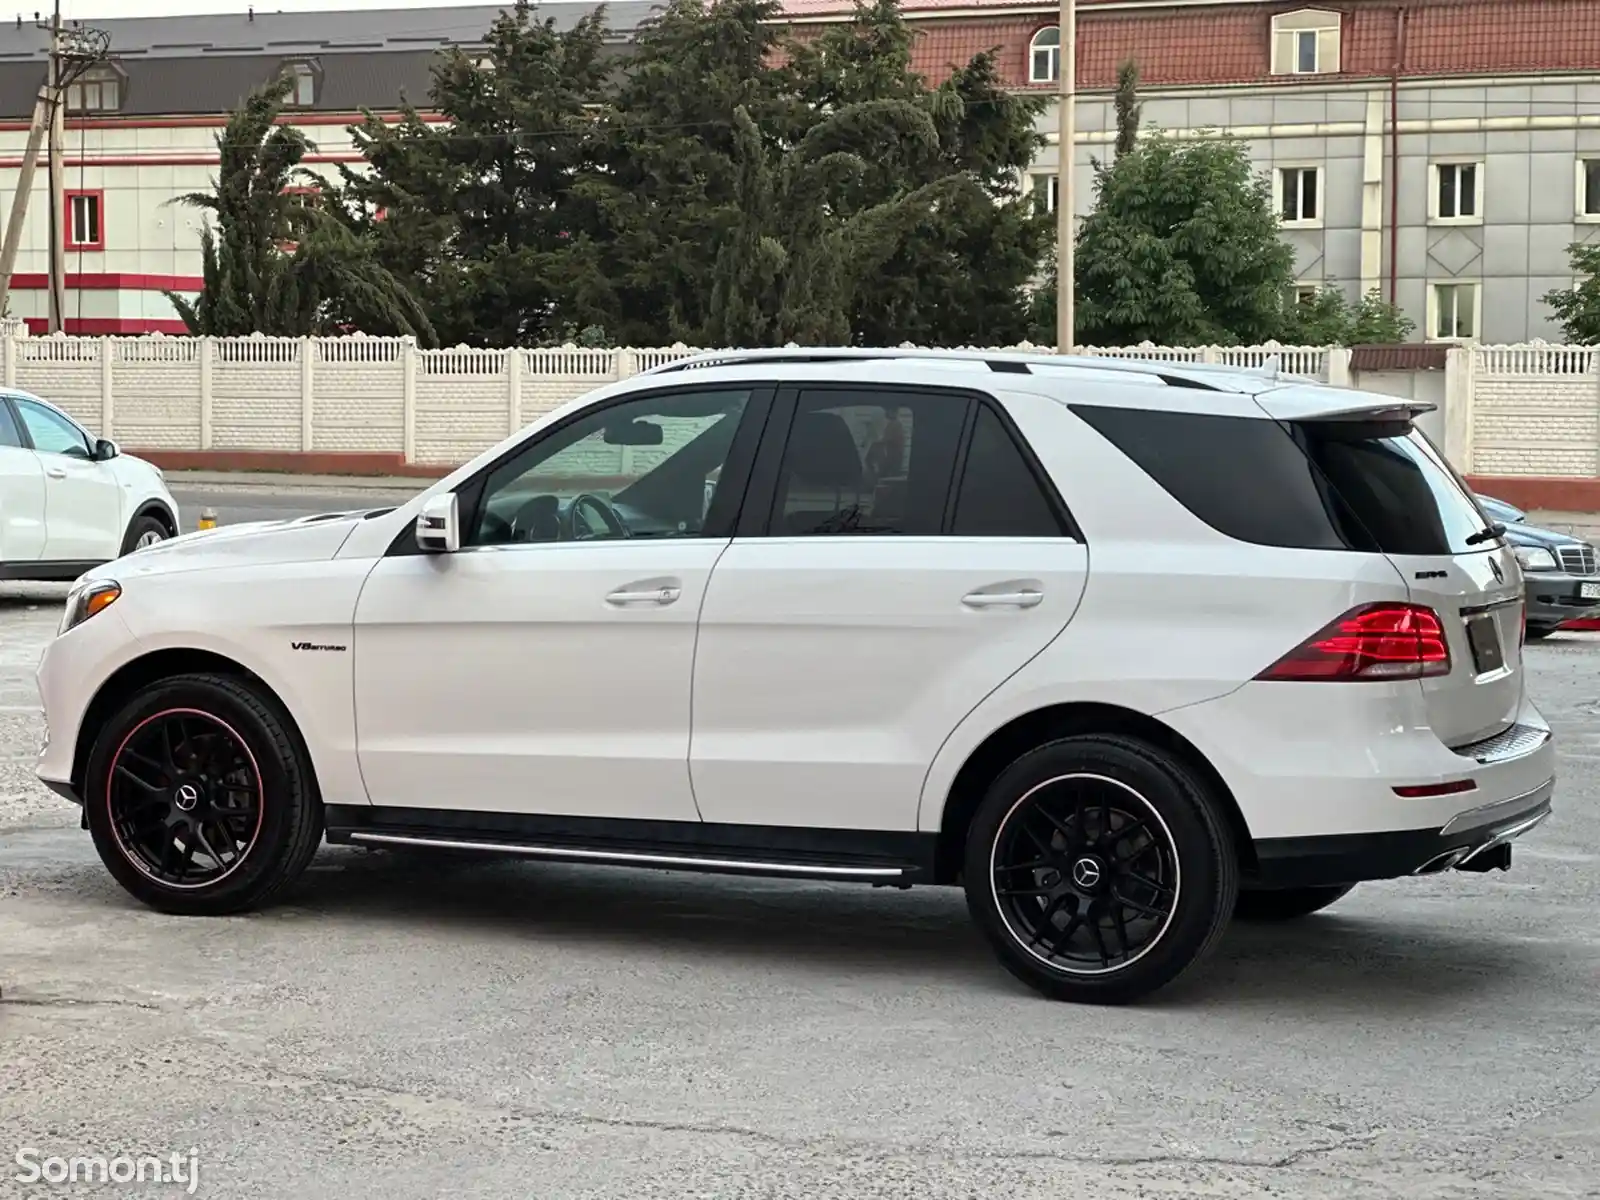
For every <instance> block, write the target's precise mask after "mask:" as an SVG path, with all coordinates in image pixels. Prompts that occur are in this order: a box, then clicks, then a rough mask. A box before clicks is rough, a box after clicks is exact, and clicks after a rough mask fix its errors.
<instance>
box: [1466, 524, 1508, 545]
mask: <svg viewBox="0 0 1600 1200" xmlns="http://www.w3.org/2000/svg"><path fill="white" fill-rule="evenodd" d="M1505 534H1506V527H1505V526H1504V525H1501V524H1500V523H1499V522H1498V521H1497V522H1495V523H1494V524H1492V525H1486V526H1484V527H1483V528H1482V529H1480V530H1478V532H1477V533H1475V534H1473V535H1472V536H1471V537H1469V538H1467V545H1469V546H1481V545H1482V544H1483V543H1484V542H1492V541H1494V539H1495V538H1497V537H1504V536H1505Z"/></svg>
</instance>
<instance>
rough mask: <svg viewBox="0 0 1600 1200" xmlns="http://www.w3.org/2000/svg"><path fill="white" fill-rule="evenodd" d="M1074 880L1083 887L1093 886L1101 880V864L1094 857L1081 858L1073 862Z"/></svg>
mask: <svg viewBox="0 0 1600 1200" xmlns="http://www.w3.org/2000/svg"><path fill="white" fill-rule="evenodd" d="M1072 882H1073V883H1075V884H1077V885H1078V886H1079V887H1081V888H1092V887H1094V885H1095V884H1097V883H1099V882H1100V864H1099V863H1097V862H1095V860H1094V859H1092V858H1080V859H1079V860H1078V861H1077V862H1075V863H1073V864H1072Z"/></svg>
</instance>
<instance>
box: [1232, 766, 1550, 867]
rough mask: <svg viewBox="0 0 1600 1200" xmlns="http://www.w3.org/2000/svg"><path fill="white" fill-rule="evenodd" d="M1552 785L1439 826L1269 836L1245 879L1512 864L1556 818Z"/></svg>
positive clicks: (1259, 844) (1259, 845) (1470, 811)
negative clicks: (1527, 839) (1533, 832)
mask: <svg viewBox="0 0 1600 1200" xmlns="http://www.w3.org/2000/svg"><path fill="white" fill-rule="evenodd" d="M1554 788H1555V780H1554V779H1550V780H1548V781H1547V782H1545V783H1542V784H1540V785H1539V786H1538V787H1536V788H1534V789H1532V790H1531V791H1529V792H1526V793H1524V794H1522V795H1519V796H1511V797H1509V798H1507V799H1504V800H1497V801H1495V802H1493V803H1491V804H1484V805H1480V806H1479V807H1477V808H1470V809H1466V810H1464V811H1462V812H1459V813H1457V814H1456V815H1455V816H1453V817H1451V818H1450V820H1448V821H1447V822H1445V823H1444V825H1443V826H1441V827H1440V828H1438V829H1404V830H1396V831H1392V832H1386V833H1352V834H1335V835H1332V836H1329V837H1292V838H1265V839H1262V840H1259V841H1257V842H1256V843H1255V849H1256V858H1257V861H1258V863H1259V870H1258V871H1257V872H1256V873H1255V874H1253V875H1252V876H1251V877H1250V878H1249V879H1247V881H1246V882H1247V883H1248V884H1250V885H1251V886H1254V887H1261V888H1274V887H1313V886H1319V885H1323V884H1346V883H1361V882H1363V881H1365V880H1370V879H1394V878H1397V877H1398V876H1401V875H1428V874H1433V873H1434V872H1436V871H1447V870H1450V869H1452V868H1459V869H1462V870H1488V869H1491V868H1492V867H1496V866H1502V867H1503V866H1509V865H1510V846H1511V843H1512V842H1513V841H1515V840H1516V839H1517V838H1519V837H1521V836H1522V835H1523V834H1524V833H1527V832H1528V830H1530V829H1532V828H1534V826H1536V825H1538V824H1539V823H1540V822H1542V821H1543V820H1544V819H1545V818H1546V817H1548V816H1549V815H1550V796H1551V792H1552V791H1553V790H1554Z"/></svg>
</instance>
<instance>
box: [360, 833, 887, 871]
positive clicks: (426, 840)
mask: <svg viewBox="0 0 1600 1200" xmlns="http://www.w3.org/2000/svg"><path fill="white" fill-rule="evenodd" d="M348 836H349V839H350V840H351V841H352V842H361V843H364V844H372V845H386V846H420V847H424V848H426V849H430V850H476V851H479V852H481V853H484V854H515V855H519V856H521V857H523V858H545V859H554V860H557V861H565V862H590V863H607V864H610V865H612V866H622V867H663V868H667V869H671V870H680V871H727V872H730V873H734V874H740V875H805V876H811V877H812V878H817V879H903V878H906V877H907V876H909V875H913V874H915V872H914V870H913V869H911V868H909V867H888V866H883V867H836V866H825V865H820V864H812V863H797V862H769V861H762V860H759V859H733V858H707V857H699V856H689V855H682V854H650V853H645V852H642V851H635V850H585V849H579V848H578V847H575V846H549V845H542V846H541V845H526V844H518V843H516V842H487V841H477V840H464V839H460V838H441V837H425V836H422V835H418V834H409V833H368V832H366V831H365V830H354V831H352V832H351V833H350V834H349V835H348Z"/></svg>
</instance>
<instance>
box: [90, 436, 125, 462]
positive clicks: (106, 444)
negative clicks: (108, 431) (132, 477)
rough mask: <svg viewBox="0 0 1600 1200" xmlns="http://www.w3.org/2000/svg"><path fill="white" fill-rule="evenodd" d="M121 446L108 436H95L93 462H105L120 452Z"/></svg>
mask: <svg viewBox="0 0 1600 1200" xmlns="http://www.w3.org/2000/svg"><path fill="white" fill-rule="evenodd" d="M121 453H122V450H121V448H120V447H119V446H118V445H117V444H116V443H115V442H113V441H112V440H111V439H110V438H96V439H95V443H94V460H95V462H106V461H107V460H108V459H113V458H115V457H116V456H117V455H119V454H121Z"/></svg>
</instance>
